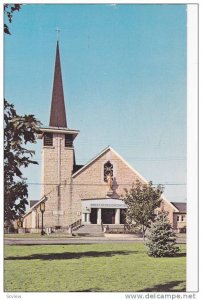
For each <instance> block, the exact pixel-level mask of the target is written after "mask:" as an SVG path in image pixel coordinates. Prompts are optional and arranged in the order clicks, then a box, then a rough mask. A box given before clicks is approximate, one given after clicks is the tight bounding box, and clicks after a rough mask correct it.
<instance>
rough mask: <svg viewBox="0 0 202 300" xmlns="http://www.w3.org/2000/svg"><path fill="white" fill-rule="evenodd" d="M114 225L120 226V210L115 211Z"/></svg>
mask: <svg viewBox="0 0 202 300" xmlns="http://www.w3.org/2000/svg"><path fill="white" fill-rule="evenodd" d="M115 224H120V208H116V210H115Z"/></svg>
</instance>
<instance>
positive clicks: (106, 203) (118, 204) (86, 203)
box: [82, 198, 127, 212]
mask: <svg viewBox="0 0 202 300" xmlns="http://www.w3.org/2000/svg"><path fill="white" fill-rule="evenodd" d="M91 208H122V209H125V208H127V205H126V204H125V203H124V201H123V200H120V199H114V198H103V199H83V200H82V212H90V210H91Z"/></svg>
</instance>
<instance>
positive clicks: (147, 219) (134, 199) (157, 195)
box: [123, 180, 163, 237]
mask: <svg viewBox="0 0 202 300" xmlns="http://www.w3.org/2000/svg"><path fill="white" fill-rule="evenodd" d="M162 193H163V187H162V186H161V185H158V186H157V187H154V186H153V185H152V182H151V181H150V182H149V183H142V182H140V181H139V180H137V181H136V184H135V185H134V184H133V185H132V188H131V189H130V190H127V189H125V196H124V197H123V200H124V202H125V203H126V204H127V206H128V208H127V211H126V219H127V222H128V223H131V224H132V223H134V222H135V223H136V224H137V225H142V232H143V237H145V232H146V229H147V228H150V226H151V223H152V222H153V221H154V219H155V214H154V210H155V209H156V208H157V207H159V206H160V204H161V201H162V199H161V194H162Z"/></svg>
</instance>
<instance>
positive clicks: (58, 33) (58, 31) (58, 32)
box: [55, 27, 61, 41]
mask: <svg viewBox="0 0 202 300" xmlns="http://www.w3.org/2000/svg"><path fill="white" fill-rule="evenodd" d="M55 31H56V33H57V41H59V36H60V31H61V29H59V28H58V27H57V28H56V30H55Z"/></svg>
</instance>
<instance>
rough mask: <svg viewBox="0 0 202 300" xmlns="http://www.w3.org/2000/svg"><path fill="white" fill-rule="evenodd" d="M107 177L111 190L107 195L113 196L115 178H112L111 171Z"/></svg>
mask: <svg viewBox="0 0 202 300" xmlns="http://www.w3.org/2000/svg"><path fill="white" fill-rule="evenodd" d="M106 179H107V185H108V186H109V190H108V192H107V195H108V196H111V195H112V194H113V190H112V187H113V178H112V175H111V174H110V173H108V174H107V178H106Z"/></svg>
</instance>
